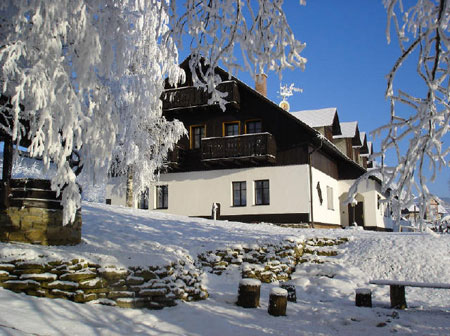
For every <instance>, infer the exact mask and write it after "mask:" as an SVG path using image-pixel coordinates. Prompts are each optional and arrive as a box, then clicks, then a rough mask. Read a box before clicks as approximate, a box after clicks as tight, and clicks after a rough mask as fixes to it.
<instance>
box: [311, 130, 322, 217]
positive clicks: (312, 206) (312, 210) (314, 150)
mask: <svg viewBox="0 0 450 336" xmlns="http://www.w3.org/2000/svg"><path fill="white" fill-rule="evenodd" d="M319 139H320V138H319ZM322 144H323V142H322V139H320V146H319V147H316V148H314V149H313V150H312V151H309V150H308V166H309V199H310V205H311V209H310V213H311V217H310V220H311V226H314V205H313V203H314V202H313V187H312V182H313V179H312V165H311V155H312V154H314V153H315V152H317V151H318V150H319V149H320V148H322Z"/></svg>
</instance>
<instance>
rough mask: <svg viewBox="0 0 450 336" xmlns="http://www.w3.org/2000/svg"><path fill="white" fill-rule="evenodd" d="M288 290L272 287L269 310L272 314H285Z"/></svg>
mask: <svg viewBox="0 0 450 336" xmlns="http://www.w3.org/2000/svg"><path fill="white" fill-rule="evenodd" d="M287 298H288V291H287V290H286V289H283V288H279V287H277V288H272V290H271V291H270V296H269V309H268V312H269V314H270V315H272V316H285V315H286V306H287Z"/></svg>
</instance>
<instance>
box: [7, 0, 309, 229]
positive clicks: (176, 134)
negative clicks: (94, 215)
mask: <svg viewBox="0 0 450 336" xmlns="http://www.w3.org/2000/svg"><path fill="white" fill-rule="evenodd" d="M282 4H283V1H282V0H258V1H250V0H245V1H244V0H238V1H235V0H217V1H210V0H187V1H178V2H177V1H176V0H172V1H169V0H137V1H136V0H123V1H120V0H50V1H48V0H32V1H29V0H6V1H2V2H1V3H0V17H1V19H0V20H1V21H0V25H1V27H0V28H1V29H0V66H1V67H0V84H1V92H0V94H1V95H2V96H3V97H7V98H8V101H9V103H10V105H11V106H12V107H11V108H6V107H4V108H3V110H2V111H3V113H2V115H1V118H0V120H3V121H2V122H1V123H0V124H1V126H0V127H2V129H3V131H4V132H7V133H8V134H9V135H10V136H11V137H12V139H13V140H14V141H15V142H16V143H19V142H20V140H21V139H23V138H24V137H28V139H29V141H31V145H30V147H29V148H28V150H29V152H30V154H31V156H40V157H42V158H43V162H44V165H45V166H46V167H47V169H48V167H49V165H50V162H54V164H55V166H56V167H57V169H56V174H55V175H54V177H53V178H52V188H53V189H54V190H57V191H58V192H62V198H63V205H64V222H65V223H67V222H69V221H70V220H71V219H73V218H74V216H75V211H76V209H77V208H79V207H80V202H81V198H80V192H79V188H78V186H77V184H76V174H75V171H74V170H73V169H72V167H71V164H70V160H69V158H70V157H71V155H72V153H73V152H74V151H77V153H78V155H79V163H80V165H82V166H83V172H82V174H83V176H84V178H86V176H87V177H89V180H90V181H91V182H92V183H94V182H96V181H101V180H103V179H104V178H105V177H106V174H107V171H108V169H109V167H110V165H111V162H112V160H113V158H114V160H115V161H114V162H115V163H116V165H115V169H116V170H117V171H116V172H119V173H120V172H122V173H124V172H126V171H127V170H128V168H129V167H132V170H133V177H134V181H133V182H134V186H133V190H134V193H135V194H137V193H139V192H141V191H143V190H145V188H146V187H147V186H148V185H149V183H151V182H152V181H153V180H154V177H155V175H154V174H155V171H156V170H157V168H158V167H160V166H161V165H162V164H163V162H164V160H165V157H166V155H167V152H168V151H169V150H171V149H172V148H173V146H174V144H175V143H176V142H177V141H178V139H179V138H180V137H181V136H182V135H183V134H185V129H184V127H183V126H182V124H181V123H180V122H178V121H170V122H169V121H167V120H165V119H164V117H163V116H162V104H161V100H160V97H161V94H162V92H163V90H164V85H165V81H166V80H167V81H168V82H169V84H171V85H177V83H179V82H181V81H183V80H184V73H183V71H182V70H181V69H180V68H179V66H178V63H179V60H178V49H179V48H180V47H182V46H183V42H185V41H186V38H187V39H189V40H190V41H189V43H188V48H189V50H190V51H191V52H192V57H191V59H190V66H191V70H193V71H192V72H193V74H194V84H195V85H197V86H198V87H201V88H203V89H205V90H208V91H209V92H211V93H212V98H211V99H212V100H213V101H216V102H219V103H221V104H222V105H223V100H222V99H223V96H222V93H220V92H219V91H217V90H216V89H215V88H216V86H217V85H218V84H219V81H220V79H219V78H218V77H217V76H216V75H215V74H214V72H213V69H214V67H215V66H217V65H219V63H220V64H221V65H222V66H224V67H225V68H226V69H227V70H229V71H231V72H233V71H237V70H238V69H246V70H249V71H251V72H252V73H253V74H255V73H257V72H262V71H269V70H273V71H276V72H278V73H280V72H281V71H282V70H283V69H285V68H287V67H303V66H304V64H305V62H306V60H305V59H304V58H302V57H301V56H300V52H301V51H302V49H303V48H304V45H303V44H301V43H300V42H298V41H297V40H296V39H295V38H294V35H293V34H292V31H291V29H290V27H289V25H288V24H287V21H286V17H285V15H284V13H283V11H282V8H281V7H282ZM238 48H239V49H240V50H241V53H242V55H243V57H244V60H245V66H244V67H241V66H239V65H238V62H237V60H236V58H235V52H236V50H237V49H238ZM200 60H203V62H204V64H206V65H208V66H207V67H198V62H199V61H200ZM195 69H197V70H198V71H197V70H195ZM9 121H11V123H9ZM124 183H125V182H124Z"/></svg>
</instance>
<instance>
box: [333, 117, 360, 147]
mask: <svg viewBox="0 0 450 336" xmlns="http://www.w3.org/2000/svg"><path fill="white" fill-rule="evenodd" d="M341 132H342V134H341V135H335V136H333V138H334V139H344V138H350V139H352V146H362V143H361V137H360V135H359V129H358V122H357V121H347V122H341Z"/></svg>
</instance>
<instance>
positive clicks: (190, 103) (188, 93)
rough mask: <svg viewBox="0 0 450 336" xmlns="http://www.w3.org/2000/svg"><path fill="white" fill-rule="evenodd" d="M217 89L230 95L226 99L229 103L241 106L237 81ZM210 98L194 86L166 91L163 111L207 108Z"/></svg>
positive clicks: (224, 83)
mask: <svg viewBox="0 0 450 336" xmlns="http://www.w3.org/2000/svg"><path fill="white" fill-rule="evenodd" d="M217 88H218V90H219V91H220V92H227V93H228V95H227V96H226V97H225V98H224V99H225V100H226V101H227V102H228V103H232V104H235V105H239V103H240V97H239V90H238V86H237V83H236V82H235V81H227V82H223V83H221V84H219V85H218V87H217ZM210 97H211V95H210V94H209V93H208V92H205V91H203V90H201V89H198V88H196V87H193V86H187V87H180V88H176V89H169V90H164V92H163V94H162V101H163V110H166V111H167V110H174V109H183V108H189V107H198V106H207V105H208V100H209V98H210Z"/></svg>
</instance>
